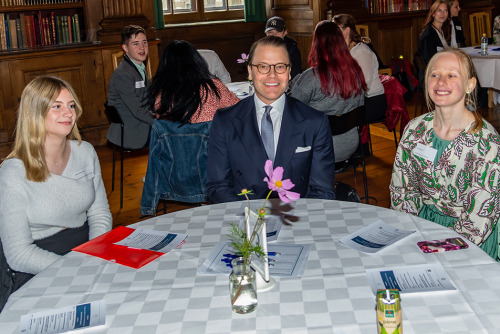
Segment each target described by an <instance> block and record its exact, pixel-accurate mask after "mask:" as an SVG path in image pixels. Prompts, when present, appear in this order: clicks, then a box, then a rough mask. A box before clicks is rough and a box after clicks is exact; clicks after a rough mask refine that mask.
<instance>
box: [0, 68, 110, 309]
mask: <svg viewBox="0 0 500 334" xmlns="http://www.w3.org/2000/svg"><path fill="white" fill-rule="evenodd" d="M81 114H82V109H81V105H80V103H79V101H78V99H77V97H76V95H75V92H74V91H73V89H72V88H71V86H70V85H69V84H68V83H67V82H66V81H64V80H62V79H60V78H57V77H51V76H41V77H38V78H35V79H34V80H33V81H31V82H30V83H29V84H28V85H27V86H26V88H25V89H24V91H23V93H22V95H21V102H20V106H19V110H18V119H17V127H16V138H15V141H14V149H13V151H12V152H11V153H10V154H9V155H8V156H7V158H6V160H5V161H4V162H3V164H2V165H1V166H0V240H1V243H0V246H3V248H0V250H2V249H3V252H0V267H1V269H2V270H1V272H0V278H1V281H2V285H1V287H0V309H1V308H2V307H3V305H4V303H5V301H6V300H7V298H8V296H9V295H10V293H12V292H13V291H15V290H17V289H18V288H19V287H21V286H22V285H23V284H24V283H26V282H27V281H28V280H29V279H30V278H31V277H33V275H35V274H38V273H39V272H41V271H42V270H44V269H45V268H47V267H48V266H49V265H50V264H52V263H53V262H55V261H56V260H58V259H59V258H61V256H62V255H64V254H66V253H68V252H69V251H71V249H72V248H74V247H76V246H78V245H80V244H82V243H84V242H86V241H88V240H89V239H92V238H95V237H97V236H99V235H101V234H103V233H105V232H108V231H109V230H110V229H111V226H112V217H111V212H110V211H109V206H108V200H107V197H106V191H105V189H104V184H103V181H102V177H101V170H100V166H99V160H98V158H97V154H96V152H95V150H94V148H93V147H92V145H90V144H89V143H87V142H82V139H81V136H80V133H79V131H78V127H77V125H76V123H77V121H78V118H79V117H80V116H81ZM2 244H3V245H2Z"/></svg>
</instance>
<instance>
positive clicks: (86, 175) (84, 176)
mask: <svg viewBox="0 0 500 334" xmlns="http://www.w3.org/2000/svg"><path fill="white" fill-rule="evenodd" d="M93 178H94V171H93V170H92V168H91V167H90V166H88V167H86V168H85V169H84V170H81V171H78V172H76V173H75V174H74V175H73V179H75V180H76V181H78V182H85V181H87V180H92V179H93Z"/></svg>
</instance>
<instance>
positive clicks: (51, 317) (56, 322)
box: [19, 300, 106, 334]
mask: <svg viewBox="0 0 500 334" xmlns="http://www.w3.org/2000/svg"><path fill="white" fill-rule="evenodd" d="M105 323H106V303H105V301H104V300H98V301H93V302H90V303H86V304H79V305H74V306H68V307H61V308H58V309H54V310H48V311H42V312H37V313H32V314H26V315H23V316H21V321H20V324H19V333H22V334H39V333H40V334H41V333H43V334H52V333H64V332H68V331H71V330H76V329H82V328H87V327H94V326H100V325H104V324H105Z"/></svg>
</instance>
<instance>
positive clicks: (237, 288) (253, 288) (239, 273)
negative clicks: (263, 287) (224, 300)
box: [229, 257, 257, 314]
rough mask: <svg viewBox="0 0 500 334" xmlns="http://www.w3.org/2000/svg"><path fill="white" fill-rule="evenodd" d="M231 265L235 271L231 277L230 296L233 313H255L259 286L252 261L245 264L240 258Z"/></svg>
mask: <svg viewBox="0 0 500 334" xmlns="http://www.w3.org/2000/svg"><path fill="white" fill-rule="evenodd" d="M231 264H232V266H233V271H232V272H231V274H230V275H229V294H230V296H231V307H232V309H233V312H236V313H240V314H245V313H250V312H253V311H255V309H256V308H257V284H256V281H255V271H254V270H253V269H252V268H251V267H250V260H248V261H247V263H246V264H245V259H244V258H243V257H238V258H236V259H234V260H233V261H232V262H231Z"/></svg>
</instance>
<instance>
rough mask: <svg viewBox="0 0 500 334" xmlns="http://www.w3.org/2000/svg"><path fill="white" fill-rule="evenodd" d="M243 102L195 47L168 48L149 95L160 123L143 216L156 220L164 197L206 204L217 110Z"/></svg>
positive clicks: (153, 140) (153, 145) (154, 138)
mask: <svg viewBox="0 0 500 334" xmlns="http://www.w3.org/2000/svg"><path fill="white" fill-rule="evenodd" d="M239 101H240V100H239V99H238V97H236V95H235V94H234V93H232V92H231V91H229V89H228V88H227V87H226V86H224V84H223V83H222V82H221V81H220V80H219V79H217V78H215V77H214V76H212V75H211V74H210V72H209V70H208V65H207V63H206V62H205V60H204V59H203V57H202V56H201V55H200V53H199V52H198V51H197V50H196V49H195V48H194V46H193V45H191V43H188V42H186V41H173V42H171V43H170V44H168V45H167V47H166V48H165V50H164V52H163V56H162V58H161V60H160V65H159V67H158V70H157V72H156V75H155V76H154V78H153V82H152V84H151V88H150V91H149V104H150V105H151V108H152V110H154V111H155V114H156V117H157V120H155V121H154V123H153V127H152V128H151V134H150V144H149V160H148V169H147V172H146V179H145V182H144V188H143V190H142V198H141V213H142V214H143V215H154V214H155V213H156V208H157V206H158V200H159V198H160V194H161V196H162V198H168V199H169V200H173V201H181V202H189V203H199V202H206V178H207V172H206V169H207V145H208V135H209V131H210V126H211V124H212V119H213V118H214V115H215V112H216V111H217V110H218V109H221V108H225V107H229V106H232V105H234V104H236V103H238V102H239Z"/></svg>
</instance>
